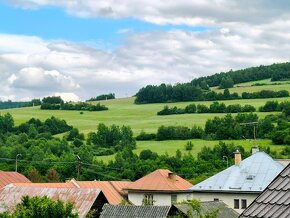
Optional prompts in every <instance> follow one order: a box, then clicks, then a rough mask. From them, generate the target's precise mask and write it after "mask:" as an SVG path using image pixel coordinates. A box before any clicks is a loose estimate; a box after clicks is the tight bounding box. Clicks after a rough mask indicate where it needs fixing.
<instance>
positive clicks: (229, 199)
mask: <svg viewBox="0 0 290 218" xmlns="http://www.w3.org/2000/svg"><path fill="white" fill-rule="evenodd" d="M257 196H258V194H240V193H239V194H235V193H200V192H194V193H192V194H191V199H192V198H195V199H199V200H200V201H213V200H214V199H215V198H216V199H219V200H220V201H223V202H224V203H225V204H227V205H228V206H229V207H230V208H232V209H234V199H239V201H240V209H234V210H235V211H237V212H238V213H242V212H243V211H244V210H245V209H241V206H242V202H241V200H242V199H246V200H247V207H248V206H249V205H250V204H251V203H252V202H253V201H254V200H255V198H256V197H257Z"/></svg>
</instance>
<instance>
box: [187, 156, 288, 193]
mask: <svg viewBox="0 0 290 218" xmlns="http://www.w3.org/2000/svg"><path fill="white" fill-rule="evenodd" d="M283 169H284V166H283V165H282V164H280V163H278V162H277V161H275V160H273V159H272V158H271V157H270V156H269V155H268V154H266V153H264V152H256V153H254V154H252V155H251V156H250V157H248V158H246V159H245V160H243V161H241V163H240V164H239V165H233V166H231V167H229V168H227V169H225V170H224V171H222V172H220V173H218V174H216V175H214V176H212V177H210V178H208V179H206V180H205V181H203V182H200V183H198V184H196V185H194V186H193V187H192V188H190V190H194V191H215V192H217V191H218V192H262V191H263V190H264V189H265V188H266V187H267V186H268V185H269V184H270V182H271V181H272V180H273V179H274V178H275V177H276V176H277V175H278V174H279V173H280V172H281V171H282V170H283Z"/></svg>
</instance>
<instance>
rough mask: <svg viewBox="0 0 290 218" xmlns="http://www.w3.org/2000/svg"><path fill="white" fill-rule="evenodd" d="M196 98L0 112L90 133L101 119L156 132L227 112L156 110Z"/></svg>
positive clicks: (258, 103)
mask: <svg viewBox="0 0 290 218" xmlns="http://www.w3.org/2000/svg"><path fill="white" fill-rule="evenodd" d="M268 100H273V99H249V100H230V101H222V102H224V103H225V104H226V105H229V104H241V105H245V104H251V105H253V106H255V107H259V106H262V105H264V104H265V102H266V101H268ZM277 100H278V101H284V100H290V98H281V99H277ZM190 103H192V102H178V103H168V104H165V103H162V104H144V105H135V104H134V98H133V97H132V98H123V99H116V100H108V101H103V102H102V104H105V105H106V106H108V107H109V110H108V111H98V112H87V111H84V113H83V114H80V112H79V111H51V110H40V109H39V107H33V108H32V107H30V108H18V109H8V110H0V113H6V112H9V113H11V114H12V116H13V117H14V119H15V124H16V125H19V124H20V123H23V122H25V121H27V120H29V119H30V118H32V117H35V118H39V119H40V120H45V119H47V118H49V117H51V116H55V117H58V118H61V119H64V120H66V121H67V122H68V123H69V124H70V125H73V126H75V127H77V128H78V129H79V130H80V131H81V132H83V133H85V134H87V133H89V132H91V131H96V129H97V125H98V124H99V123H105V124H106V125H112V124H116V125H120V126H122V125H129V126H131V128H132V130H133V132H134V135H138V134H139V133H140V132H141V130H144V131H146V132H150V133H154V132H156V130H157V129H158V127H159V126H161V125H165V126H168V125H182V126H188V127H192V126H193V125H194V124H196V125H198V126H204V124H205V122H206V120H207V119H210V118H213V117H214V116H224V115H225V114H183V115H170V116H157V115H156V113H157V112H158V111H160V110H161V109H163V107H164V106H165V105H168V106H170V107H173V106H177V107H185V106H186V105H188V104H190ZM194 103H196V104H205V105H210V104H211V103H212V102H209V101H204V102H194ZM257 114H258V115H259V116H260V117H264V116H266V115H267V114H269V113H260V112H257Z"/></svg>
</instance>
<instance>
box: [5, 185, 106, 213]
mask: <svg viewBox="0 0 290 218" xmlns="http://www.w3.org/2000/svg"><path fill="white" fill-rule="evenodd" d="M26 195H28V196H30V197H34V196H47V197H49V198H51V199H52V200H61V201H64V202H70V203H73V204H74V208H75V212H77V213H78V214H79V217H80V218H83V217H86V215H87V214H88V213H89V211H91V210H92V209H95V210H97V211H101V209H102V207H103V205H104V204H105V203H108V201H107V199H106V197H105V195H104V194H103V193H102V191H101V190H100V189H90V188H63V187H62V188H51V187H49V188H47V187H32V186H30V187H15V186H13V185H7V186H5V187H4V188H2V189H1V190H0V213H2V212H4V211H7V210H10V209H13V208H14V207H15V206H16V205H17V204H18V203H20V202H21V198H22V197H23V196H26Z"/></svg>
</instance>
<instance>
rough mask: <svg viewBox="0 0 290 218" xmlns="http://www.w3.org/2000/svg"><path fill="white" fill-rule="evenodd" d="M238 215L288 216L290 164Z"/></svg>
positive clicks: (289, 206) (289, 208)
mask: <svg viewBox="0 0 290 218" xmlns="http://www.w3.org/2000/svg"><path fill="white" fill-rule="evenodd" d="M239 217H240V218H245V217H257V218H260V217H265V218H266V217H280V218H287V217H290V164H289V165H288V166H287V167H286V168H285V169H284V170H283V171H282V172H281V173H280V174H279V175H278V176H277V177H276V178H275V179H274V181H273V182H271V184H270V185H269V186H268V187H267V188H266V189H265V190H264V191H263V192H262V193H261V194H260V195H259V196H258V197H257V198H256V199H255V200H254V201H253V202H252V204H250V206H249V207H248V208H247V209H246V210H244V211H243V213H242V214H241V215H240V216H239Z"/></svg>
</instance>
